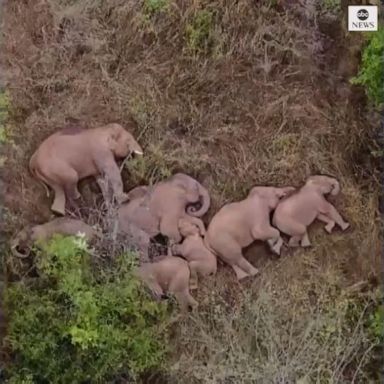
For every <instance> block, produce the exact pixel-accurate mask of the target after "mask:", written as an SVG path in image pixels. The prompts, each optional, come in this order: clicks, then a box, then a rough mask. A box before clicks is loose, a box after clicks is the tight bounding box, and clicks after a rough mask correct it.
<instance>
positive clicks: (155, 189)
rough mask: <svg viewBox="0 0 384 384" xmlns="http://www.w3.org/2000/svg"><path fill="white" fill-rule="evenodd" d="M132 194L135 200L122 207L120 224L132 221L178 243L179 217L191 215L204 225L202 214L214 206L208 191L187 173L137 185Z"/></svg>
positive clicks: (198, 223)
mask: <svg viewBox="0 0 384 384" xmlns="http://www.w3.org/2000/svg"><path fill="white" fill-rule="evenodd" d="M128 197H131V198H132V197H133V199H132V200H131V201H130V202H129V203H127V204H123V205H122V206H121V207H120V208H119V212H118V217H119V223H120V227H123V226H124V223H126V222H130V223H132V224H134V225H136V226H137V227H139V228H141V229H142V230H144V231H145V232H147V233H148V234H149V235H150V236H151V237H153V236H156V235H157V234H159V233H161V234H162V235H164V236H167V237H168V238H169V239H170V240H171V241H172V242H176V243H178V242H180V241H181V234H180V232H179V220H180V219H181V218H187V219H188V220H190V221H191V222H196V224H197V225H199V226H200V225H201V221H200V220H199V219H198V217H201V216H203V215H204V214H205V213H206V212H207V211H208V209H209V207H210V196H209V192H208V190H207V189H206V188H205V187H203V186H202V185H201V184H200V183H199V182H198V181H197V180H195V179H193V178H192V177H190V176H188V175H186V174H184V173H177V174H175V175H173V176H171V177H170V178H168V179H167V180H164V181H162V182H160V183H157V184H155V185H153V186H151V187H145V186H140V187H137V188H134V189H133V190H131V191H130V192H129V193H128ZM197 204H199V205H200V207H199V208H197V207H196V205H197Z"/></svg>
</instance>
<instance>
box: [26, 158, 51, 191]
mask: <svg viewBox="0 0 384 384" xmlns="http://www.w3.org/2000/svg"><path fill="white" fill-rule="evenodd" d="M29 172H31V175H32V176H33V177H34V178H35V179H37V180H38V181H39V182H40V184H42V185H43V187H44V189H45V192H46V195H47V197H49V188H48V186H47V184H48V183H47V182H46V180H45V177H44V176H43V175H42V174H41V173H40V172H39V170H38V168H37V167H36V153H34V154H33V155H32V157H31V160H29Z"/></svg>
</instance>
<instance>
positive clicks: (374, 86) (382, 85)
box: [351, 28, 384, 107]
mask: <svg viewBox="0 0 384 384" xmlns="http://www.w3.org/2000/svg"><path fill="white" fill-rule="evenodd" d="M351 82H352V84H357V85H363V86H364V87H365V91H366V93H367V96H368V98H369V100H370V101H371V102H372V103H373V104H374V105H375V106H377V107H379V106H380V105H381V104H382V103H384V28H381V29H379V31H378V32H374V33H372V35H371V37H370V40H369V43H368V45H367V46H366V48H365V49H364V52H363V57H362V62H361V68H360V71H359V74H358V75H357V77H355V78H353V79H352V80H351Z"/></svg>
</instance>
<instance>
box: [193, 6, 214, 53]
mask: <svg viewBox="0 0 384 384" xmlns="http://www.w3.org/2000/svg"><path fill="white" fill-rule="evenodd" d="M213 19H214V15H213V13H212V12H211V11H208V10H200V11H197V12H196V13H195V15H194V17H193V18H192V20H191V21H190V22H189V23H188V24H187V26H186V39H187V46H188V48H189V50H190V51H191V52H193V53H194V54H199V53H203V52H207V51H208V50H209V48H210V46H211V45H212V43H213V35H212V31H213V21H214V20H213Z"/></svg>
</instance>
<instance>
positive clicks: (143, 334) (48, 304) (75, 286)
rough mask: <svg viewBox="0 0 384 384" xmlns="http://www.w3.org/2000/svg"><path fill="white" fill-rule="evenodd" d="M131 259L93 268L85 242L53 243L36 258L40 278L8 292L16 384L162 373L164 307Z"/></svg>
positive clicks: (11, 371)
mask: <svg viewBox="0 0 384 384" xmlns="http://www.w3.org/2000/svg"><path fill="white" fill-rule="evenodd" d="M132 261H133V258H132V257H129V256H127V255H125V256H124V257H121V258H119V260H117V261H116V262H115V263H114V265H113V266H109V268H95V267H94V266H92V265H91V263H90V260H89V252H88V249H87V245H86V243H85V242H84V240H83V239H81V238H73V237H55V238H54V239H53V240H52V241H50V242H49V243H47V244H43V245H42V250H41V251H40V252H39V253H38V256H37V262H36V265H37V270H38V273H39V276H40V277H39V278H35V279H32V280H33V281H28V282H23V281H21V282H18V283H14V284H12V285H11V286H10V288H9V289H8V291H7V300H6V302H7V305H8V306H9V310H10V327H9V334H8V342H9V344H10V346H11V348H12V351H13V353H14V357H15V358H14V361H13V363H12V365H11V366H10V367H9V369H8V374H9V378H10V379H9V382H10V383H32V382H35V383H84V382H89V381H90V382H92V383H99V382H100V383H105V382H106V381H107V380H109V379H111V378H113V377H116V376H117V375H121V374H124V375H126V376H129V377H130V378H132V380H133V379H134V378H135V377H136V376H137V375H138V374H140V373H142V372H144V371H145V370H148V369H153V368H156V367H160V366H161V364H162V362H163V359H164V354H165V352H166V350H165V345H166V343H165V334H164V333H163V332H160V331H159V327H158V324H160V323H161V322H163V321H164V318H165V315H166V308H165V307H164V306H163V305H160V304H157V303H155V302H153V301H152V300H150V299H149V297H148V296H147V294H146V293H145V290H144V289H143V287H142V286H141V284H140V283H139V281H138V280H137V279H136V278H134V277H133V274H132V267H133V265H134V263H133V262H132Z"/></svg>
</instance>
